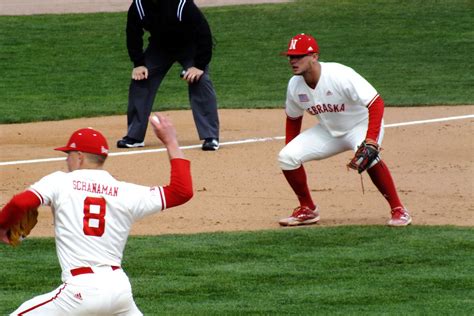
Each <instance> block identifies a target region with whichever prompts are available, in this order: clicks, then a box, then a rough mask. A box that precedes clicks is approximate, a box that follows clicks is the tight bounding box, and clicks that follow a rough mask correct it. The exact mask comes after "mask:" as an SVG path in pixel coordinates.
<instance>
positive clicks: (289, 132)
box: [285, 116, 303, 144]
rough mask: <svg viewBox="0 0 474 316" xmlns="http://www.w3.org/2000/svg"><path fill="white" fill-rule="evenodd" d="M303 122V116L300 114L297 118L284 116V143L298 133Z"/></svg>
mask: <svg viewBox="0 0 474 316" xmlns="http://www.w3.org/2000/svg"><path fill="white" fill-rule="evenodd" d="M302 123H303V117H302V116H300V117H298V118H292V117H289V116H287V117H286V137H285V144H288V143H289V142H291V141H292V140H293V138H295V137H296V136H298V135H299V133H300V132H301V125H302Z"/></svg>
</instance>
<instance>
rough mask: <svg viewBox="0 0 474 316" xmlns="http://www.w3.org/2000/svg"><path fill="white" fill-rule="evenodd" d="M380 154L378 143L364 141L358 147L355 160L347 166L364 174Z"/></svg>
mask: <svg viewBox="0 0 474 316" xmlns="http://www.w3.org/2000/svg"><path fill="white" fill-rule="evenodd" d="M379 152H380V148H379V145H378V144H377V143H376V142H374V141H371V140H364V141H363V142H362V144H360V146H359V147H358V149H357V151H356V153H355V155H354V158H352V160H351V161H350V162H349V163H348V164H347V167H349V168H351V169H354V170H357V171H358V172H359V173H362V172H364V171H365V170H366V169H367V168H368V167H370V165H371V164H372V162H373V161H374V160H375V159H377V158H378V156H379Z"/></svg>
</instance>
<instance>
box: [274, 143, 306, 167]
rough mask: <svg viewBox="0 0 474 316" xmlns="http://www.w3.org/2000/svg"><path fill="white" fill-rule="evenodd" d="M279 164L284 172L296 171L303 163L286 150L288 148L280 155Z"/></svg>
mask: <svg viewBox="0 0 474 316" xmlns="http://www.w3.org/2000/svg"><path fill="white" fill-rule="evenodd" d="M278 163H279V165H280V168H281V169H282V170H294V169H298V168H299V166H301V161H299V160H298V159H296V158H295V157H294V156H293V155H291V153H290V152H289V151H288V150H286V147H285V148H283V149H282V150H281V151H280V153H279V154H278Z"/></svg>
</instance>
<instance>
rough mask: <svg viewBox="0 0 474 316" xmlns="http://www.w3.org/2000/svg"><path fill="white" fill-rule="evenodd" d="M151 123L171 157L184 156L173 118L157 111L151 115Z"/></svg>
mask: <svg viewBox="0 0 474 316" xmlns="http://www.w3.org/2000/svg"><path fill="white" fill-rule="evenodd" d="M149 121H150V124H151V126H152V127H153V132H154V133H155V135H156V137H158V139H159V140H161V141H162V142H163V144H164V145H165V147H166V149H167V150H168V155H169V157H170V158H184V154H183V152H182V151H181V149H180V148H179V144H178V138H177V137H176V129H175V128H174V126H173V124H172V123H171V120H170V119H168V118H167V117H166V116H164V115H162V114H160V113H155V114H152V115H151V116H150V119H149Z"/></svg>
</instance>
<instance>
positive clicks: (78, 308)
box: [10, 266, 143, 316]
mask: <svg viewBox="0 0 474 316" xmlns="http://www.w3.org/2000/svg"><path fill="white" fill-rule="evenodd" d="M92 269H93V271H94V273H86V274H81V275H77V276H71V277H70V278H68V279H67V280H66V282H64V283H63V284H62V285H61V286H59V287H58V288H57V289H55V290H54V291H52V292H49V293H47V294H43V295H39V296H36V297H34V298H32V299H31V300H29V301H26V302H25V303H23V304H22V305H21V306H20V307H19V308H18V309H17V310H16V311H14V312H13V313H12V314H10V315H28V316H29V315H48V316H59V315H89V316H91V315H127V316H128V315H130V316H132V315H133V316H135V315H137V316H139V315H140V316H141V315H143V314H142V313H141V312H140V310H139V309H138V307H137V306H136V304H135V301H134V300H133V296H132V288H131V285H130V281H129V279H128V277H127V275H126V274H125V272H124V271H123V270H122V269H116V270H113V269H112V268H111V267H110V266H106V267H93V268H92Z"/></svg>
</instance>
